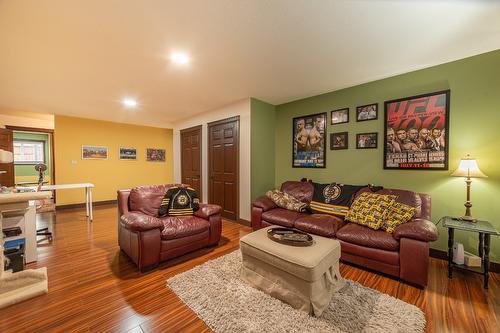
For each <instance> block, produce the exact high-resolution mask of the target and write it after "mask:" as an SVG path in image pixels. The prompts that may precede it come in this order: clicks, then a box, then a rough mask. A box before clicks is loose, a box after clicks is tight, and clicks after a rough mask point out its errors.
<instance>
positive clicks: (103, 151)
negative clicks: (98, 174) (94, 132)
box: [82, 145, 108, 160]
mask: <svg viewBox="0 0 500 333" xmlns="http://www.w3.org/2000/svg"><path fill="white" fill-rule="evenodd" d="M107 159H108V147H105V146H90V145H82V160H107Z"/></svg>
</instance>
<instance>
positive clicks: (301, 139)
mask: <svg viewBox="0 0 500 333" xmlns="http://www.w3.org/2000/svg"><path fill="white" fill-rule="evenodd" d="M292 147H293V148H292V167H294V168H324V167H326V153H325V148H326V113H318V114H313V115H309V116H303V117H297V118H293V143H292Z"/></svg>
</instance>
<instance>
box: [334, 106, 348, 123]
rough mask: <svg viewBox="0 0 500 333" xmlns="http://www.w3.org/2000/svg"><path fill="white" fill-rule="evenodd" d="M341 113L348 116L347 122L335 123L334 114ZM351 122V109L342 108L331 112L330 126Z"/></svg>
mask: <svg viewBox="0 0 500 333" xmlns="http://www.w3.org/2000/svg"><path fill="white" fill-rule="evenodd" d="M337 112H338V113H340V112H342V113H343V114H347V120H345V121H339V122H335V123H334V122H333V114H334V113H337ZM348 122H349V108H342V109H337V110H333V111H330V124H331V125H339V124H346V123H348Z"/></svg>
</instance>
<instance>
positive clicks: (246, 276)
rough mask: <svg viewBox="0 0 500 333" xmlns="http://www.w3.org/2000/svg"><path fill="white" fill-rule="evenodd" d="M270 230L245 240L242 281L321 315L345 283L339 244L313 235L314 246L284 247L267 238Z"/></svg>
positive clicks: (242, 252)
mask: <svg viewBox="0 0 500 333" xmlns="http://www.w3.org/2000/svg"><path fill="white" fill-rule="evenodd" d="M269 228H272V227H267V228H263V229H260V230H257V231H255V232H252V233H250V234H248V235H246V236H245V237H243V238H241V240H240V247H241V254H242V258H243V264H242V269H241V277H242V279H243V280H244V281H246V282H247V283H249V284H251V285H252V286H254V287H256V288H258V289H260V290H262V291H264V292H265V293H267V294H269V295H271V296H273V297H275V298H277V299H280V300H282V301H284V302H286V303H288V304H290V305H291V306H292V307H294V308H296V309H299V310H302V311H306V312H308V313H309V314H313V315H315V316H320V315H321V314H322V313H323V311H324V310H325V309H326V308H327V307H328V304H329V303H330V300H331V298H332V295H333V293H334V292H336V291H337V290H338V289H340V288H341V287H342V286H343V284H344V281H343V279H342V277H341V276H340V271H339V258H340V244H339V242H338V241H337V240H335V239H331V238H325V237H320V236H315V235H312V237H313V239H314V244H313V245H311V246H308V247H295V246H290V245H284V244H280V243H277V242H274V241H272V240H271V239H269V238H268V237H267V230H268V229H269Z"/></svg>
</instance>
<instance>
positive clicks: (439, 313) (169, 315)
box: [0, 205, 500, 333]
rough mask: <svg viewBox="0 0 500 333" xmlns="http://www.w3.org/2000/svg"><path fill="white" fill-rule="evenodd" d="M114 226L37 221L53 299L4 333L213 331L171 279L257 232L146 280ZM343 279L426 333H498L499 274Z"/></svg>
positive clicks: (101, 214) (73, 218) (7, 312)
mask: <svg viewBox="0 0 500 333" xmlns="http://www.w3.org/2000/svg"><path fill="white" fill-rule="evenodd" d="M116 221H117V213H116V208H115V206H112V205H110V206H101V207H96V208H95V211H94V222H93V223H88V222H87V220H86V217H85V212H84V210H67V211H60V212H58V213H57V215H54V214H52V213H44V214H41V215H39V222H40V224H41V225H49V226H52V228H53V231H54V240H53V242H52V243H50V244H49V243H48V242H47V241H46V240H43V241H41V242H40V243H39V248H38V252H39V259H38V262H37V263H36V264H33V265H30V268H35V267H42V266H46V267H47V269H48V274H49V293H48V294H47V295H44V296H40V297H37V298H34V299H31V300H28V301H25V302H23V303H19V304H16V305H13V306H11V307H8V308H6V309H2V310H0V332H133V333H141V332H209V331H210V329H209V328H208V327H207V326H206V325H205V323H204V322H203V321H201V320H200V319H198V317H196V315H195V314H194V313H193V312H192V311H191V310H190V309H189V308H187V307H186V306H185V305H184V304H183V303H182V302H181V301H180V300H179V299H178V298H177V297H176V296H175V294H174V293H173V292H172V291H171V290H169V289H168V288H167V287H166V286H165V281H166V279H167V278H169V277H171V276H174V275H176V274H178V273H180V272H183V271H186V270H188V269H190V268H191V267H193V266H195V265H198V264H200V263H202V262H205V261H206V260H209V259H211V258H215V257H217V256H220V255H223V254H226V253H229V252H231V251H233V250H235V249H237V248H238V242H239V238H240V237H241V236H243V235H245V234H247V233H248V232H250V231H251V229H250V228H249V227H244V226H241V225H239V224H236V223H232V222H228V221H224V223H223V229H222V233H223V238H222V240H221V243H220V245H219V246H217V247H215V248H212V249H204V250H200V251H197V252H194V253H191V254H189V255H185V256H183V257H180V258H177V259H175V260H171V261H169V262H167V263H166V264H164V265H162V266H161V267H160V268H158V269H156V270H154V271H152V272H149V273H145V274H141V273H139V272H138V271H137V269H136V267H135V266H134V265H133V263H132V262H131V261H130V260H129V259H128V258H127V256H126V255H124V254H123V253H121V252H120V250H119V248H118V243H117V235H116ZM40 240H41V238H40ZM341 273H342V275H343V276H344V277H345V278H348V279H352V280H356V281H358V282H360V283H362V284H363V285H365V286H367V287H370V288H373V289H377V290H379V291H381V292H384V293H386V294H389V295H391V296H394V297H397V298H399V299H402V300H404V301H406V302H408V303H412V304H415V305H417V306H418V307H420V308H421V309H423V310H424V311H425V314H426V317H427V332H499V327H500V274H491V276H490V289H489V290H488V291H485V290H484V289H483V288H482V280H481V277H480V276H478V275H475V274H465V273H461V272H456V273H454V278H453V279H452V280H449V279H448V278H447V267H446V262H444V261H442V260H438V259H431V265H430V273H429V280H430V281H429V286H428V287H427V289H425V290H420V289H417V288H414V287H412V286H409V285H406V284H404V283H400V282H398V281H396V280H394V279H391V278H388V277H385V276H381V275H379V274H375V273H372V272H368V271H365V270H362V269H359V268H356V267H352V266H349V265H345V264H342V265H341Z"/></svg>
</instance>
